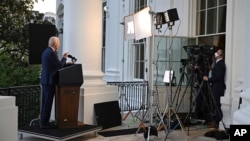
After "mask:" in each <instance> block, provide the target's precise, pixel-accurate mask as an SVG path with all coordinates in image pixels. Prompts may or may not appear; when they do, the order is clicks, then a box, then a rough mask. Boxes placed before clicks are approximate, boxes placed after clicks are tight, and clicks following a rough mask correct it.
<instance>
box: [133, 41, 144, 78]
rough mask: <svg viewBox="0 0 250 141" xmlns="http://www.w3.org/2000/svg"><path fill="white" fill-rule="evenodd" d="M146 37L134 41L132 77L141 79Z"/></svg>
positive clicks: (142, 76)
mask: <svg viewBox="0 0 250 141" xmlns="http://www.w3.org/2000/svg"><path fill="white" fill-rule="evenodd" d="M145 40H146V39H141V40H139V41H137V42H135V43H134V45H133V48H134V78H138V79H143V78H144V70H145V63H146V62H145V46H146V43H145Z"/></svg>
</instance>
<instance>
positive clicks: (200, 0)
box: [197, 0, 206, 10]
mask: <svg viewBox="0 0 250 141" xmlns="http://www.w3.org/2000/svg"><path fill="white" fill-rule="evenodd" d="M205 8H206V0H197V10H203V9H205Z"/></svg>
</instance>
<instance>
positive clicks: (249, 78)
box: [233, 0, 250, 124]
mask: <svg viewBox="0 0 250 141" xmlns="http://www.w3.org/2000/svg"><path fill="white" fill-rule="evenodd" d="M237 2H238V1H237ZM238 3H239V4H238V7H237V8H238V9H236V10H238V11H237V12H240V11H241V12H240V13H236V14H237V15H236V14H235V18H237V19H236V20H235V21H237V23H238V24H235V30H237V31H238V32H239V34H237V35H238V36H239V37H238V38H240V40H238V41H236V42H235V45H234V47H235V48H236V49H238V47H240V48H242V52H241V53H240V54H239V55H238V56H243V59H242V60H238V61H237V62H242V66H241V68H242V70H243V72H242V75H243V77H242V82H243V84H242V90H243V92H241V94H240V97H241V98H242V104H241V105H240V109H239V110H237V111H236V112H234V113H233V124H250V121H249V117H250V86H249V85H250V75H249V71H250V66H249V61H248V60H249V59H250V56H249V52H250V49H249V44H250V40H249V36H250V35H249V33H250V27H249V24H250V16H249V15H248V14H247V13H249V12H250V10H249V8H248V6H247V5H249V4H250V1H249V0H242V1H239V2H238ZM236 6H237V5H236ZM236 10H235V11H236ZM247 11H249V12H247ZM237 35H235V36H237ZM237 70H238V69H237ZM238 97H239V96H238Z"/></svg>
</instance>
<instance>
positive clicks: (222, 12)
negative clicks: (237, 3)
mask: <svg viewBox="0 0 250 141" xmlns="http://www.w3.org/2000/svg"><path fill="white" fill-rule="evenodd" d="M226 13H227V7H226V6H223V7H220V8H219V17H218V32H219V33H221V32H226Z"/></svg>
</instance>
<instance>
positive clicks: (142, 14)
mask: <svg viewBox="0 0 250 141" xmlns="http://www.w3.org/2000/svg"><path fill="white" fill-rule="evenodd" d="M149 12H150V7H146V8H144V9H142V10H141V11H139V12H137V13H135V15H134V24H135V25H134V26H135V39H136V40H139V39H142V38H146V37H150V36H152V27H151V26H152V20H151V15H150V13H149Z"/></svg>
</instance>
